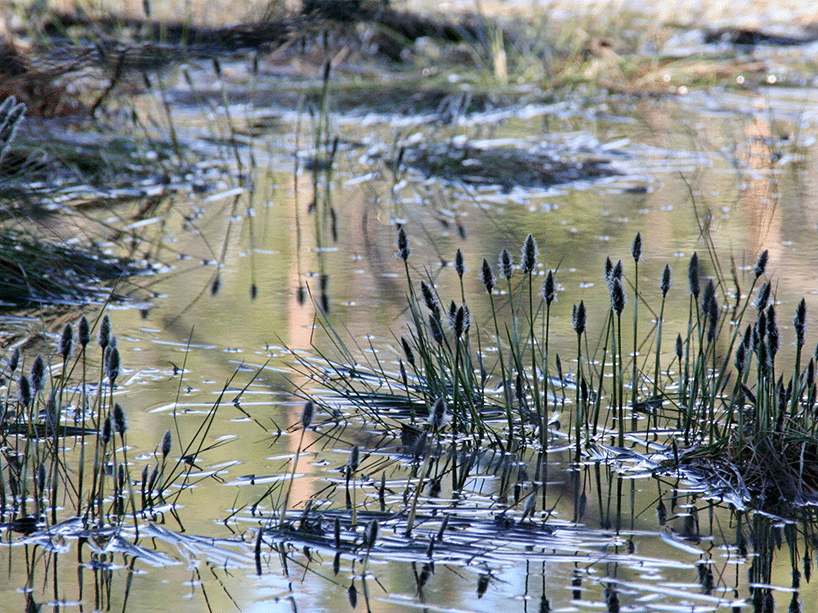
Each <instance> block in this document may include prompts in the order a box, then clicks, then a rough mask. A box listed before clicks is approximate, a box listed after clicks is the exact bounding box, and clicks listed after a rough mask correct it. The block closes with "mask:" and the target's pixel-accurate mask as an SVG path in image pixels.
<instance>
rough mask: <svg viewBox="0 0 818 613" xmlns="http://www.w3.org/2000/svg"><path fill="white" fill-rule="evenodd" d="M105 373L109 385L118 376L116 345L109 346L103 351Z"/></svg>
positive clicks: (113, 382) (112, 383) (117, 350)
mask: <svg viewBox="0 0 818 613" xmlns="http://www.w3.org/2000/svg"><path fill="white" fill-rule="evenodd" d="M105 375H106V376H107V377H108V380H109V381H110V382H111V385H114V384H115V383H116V378H117V377H118V376H119V349H117V348H116V347H111V346H109V347H108V350H107V351H106V352H105Z"/></svg>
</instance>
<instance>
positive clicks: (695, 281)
mask: <svg viewBox="0 0 818 613" xmlns="http://www.w3.org/2000/svg"><path fill="white" fill-rule="evenodd" d="M687 282H688V286H689V288H690V293H691V294H693V297H694V298H695V299H696V300H698V299H699V292H700V291H701V288H700V287H699V256H698V255H696V254H695V253H694V254H693V255H691V256H690V263H689V264H688V265H687Z"/></svg>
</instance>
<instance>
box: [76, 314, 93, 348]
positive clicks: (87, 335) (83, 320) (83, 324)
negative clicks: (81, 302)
mask: <svg viewBox="0 0 818 613" xmlns="http://www.w3.org/2000/svg"><path fill="white" fill-rule="evenodd" d="M77 342H79V344H80V347H82V348H83V349H85V348H86V347H87V346H88V343H90V342H91V327H90V326H89V325H88V318H87V317H86V316H85V315H83V316H82V317H80V322H79V323H78V324H77Z"/></svg>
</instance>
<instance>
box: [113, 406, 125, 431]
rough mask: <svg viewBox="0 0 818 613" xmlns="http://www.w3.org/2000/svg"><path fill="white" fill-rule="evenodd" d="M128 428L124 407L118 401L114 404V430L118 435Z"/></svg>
mask: <svg viewBox="0 0 818 613" xmlns="http://www.w3.org/2000/svg"><path fill="white" fill-rule="evenodd" d="M127 429H128V422H127V420H126V419H125V409H123V408H122V405H121V404H119V403H118V402H117V403H116V404H115V405H114V430H115V431H116V433H117V434H119V436H122V435H123V434H125V430H127Z"/></svg>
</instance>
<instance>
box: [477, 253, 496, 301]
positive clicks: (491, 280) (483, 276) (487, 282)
mask: <svg viewBox="0 0 818 613" xmlns="http://www.w3.org/2000/svg"><path fill="white" fill-rule="evenodd" d="M480 280H481V281H482V282H483V286H484V287H485V288H486V291H487V292H488V293H489V294H490V293H491V292H492V291H493V290H494V285H495V283H496V279H495V277H494V273H493V272H492V270H491V264H489V263H488V260H486V258H483V266H482V267H481V268H480Z"/></svg>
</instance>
